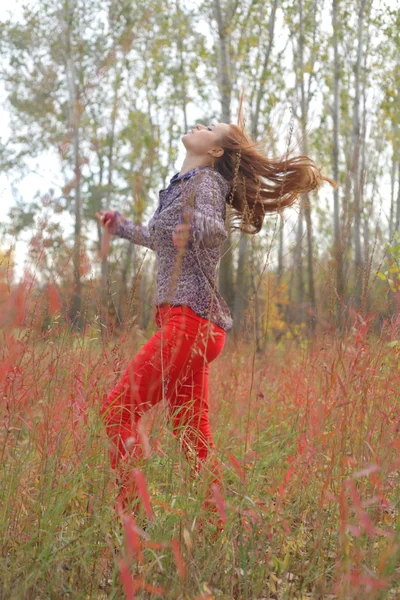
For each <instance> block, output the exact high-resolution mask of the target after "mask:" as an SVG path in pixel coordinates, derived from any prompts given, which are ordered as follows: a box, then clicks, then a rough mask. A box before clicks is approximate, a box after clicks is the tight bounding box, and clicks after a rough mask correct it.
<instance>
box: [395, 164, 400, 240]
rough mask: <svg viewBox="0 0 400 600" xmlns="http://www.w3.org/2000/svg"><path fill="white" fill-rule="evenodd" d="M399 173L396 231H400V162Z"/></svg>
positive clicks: (398, 165) (399, 165)
mask: <svg viewBox="0 0 400 600" xmlns="http://www.w3.org/2000/svg"><path fill="white" fill-rule="evenodd" d="M397 167H398V173H397V185H398V187H397V200H396V222H395V226H394V230H395V231H399V225H400V160H399V162H398V163H397Z"/></svg>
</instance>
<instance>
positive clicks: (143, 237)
mask: <svg viewBox="0 0 400 600" xmlns="http://www.w3.org/2000/svg"><path fill="white" fill-rule="evenodd" d="M115 214H116V222H115V228H114V230H113V231H112V233H113V235H117V236H118V237H121V238H124V239H126V240H129V241H130V242H132V244H138V245H139V246H145V247H146V248H150V250H155V246H154V240H153V238H152V236H151V234H150V231H149V229H148V227H147V225H137V224H136V223H134V222H133V221H131V220H130V219H127V218H126V217H124V216H123V215H121V213H120V212H119V211H115Z"/></svg>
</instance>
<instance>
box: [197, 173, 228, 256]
mask: <svg viewBox="0 0 400 600" xmlns="http://www.w3.org/2000/svg"><path fill="white" fill-rule="evenodd" d="M227 186H228V182H226V184H225V182H224V181H223V180H222V177H220V176H219V175H218V174H216V173H214V172H212V171H211V172H210V171H203V172H201V173H199V175H198V176H197V177H196V181H194V188H193V191H192V193H194V210H193V209H189V210H188V213H189V219H190V225H191V227H190V233H189V247H191V246H192V245H193V243H196V244H197V243H198V242H202V243H203V244H204V246H206V247H207V248H215V247H217V246H220V245H221V244H222V243H223V242H224V241H225V240H226V239H227V237H228V232H227V229H226V227H225V215H226V202H225V198H226V194H227Z"/></svg>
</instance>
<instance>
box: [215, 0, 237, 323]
mask: <svg viewBox="0 0 400 600" xmlns="http://www.w3.org/2000/svg"><path fill="white" fill-rule="evenodd" d="M213 7H214V15H215V19H216V21H217V25H218V59H219V60H218V87H219V91H220V98H221V118H222V122H224V123H230V122H231V88H232V84H231V68H230V51H229V41H230V39H229V33H228V31H227V30H228V25H229V20H228V17H229V14H228V13H227V15H223V13H222V10H221V2H220V0H214V4H213ZM233 8H235V7H233ZM230 12H231V13H232V16H233V12H232V10H231V11H230ZM218 289H219V291H220V293H221V294H222V296H223V297H224V298H225V301H226V303H227V304H228V306H229V308H230V310H231V311H232V313H233V312H234V298H235V290H234V283H233V252H232V234H231V233H230V232H229V235H228V238H227V239H226V241H225V243H224V244H223V245H222V249H221V264H220V269H219V276H218Z"/></svg>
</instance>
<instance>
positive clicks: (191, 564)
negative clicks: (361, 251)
mask: <svg viewBox="0 0 400 600" xmlns="http://www.w3.org/2000/svg"><path fill="white" fill-rule="evenodd" d="M13 294H14V295H13V296H10V298H9V299H8V303H6V305H3V314H2V324H3V329H2V331H1V334H0V335H1V366H0V386H1V387H0V391H1V394H2V405H1V406H2V431H1V441H0V453H1V459H2V460H1V470H2V476H1V491H0V494H1V498H0V501H1V506H2V508H3V509H2V511H1V516H0V532H1V540H2V541H1V546H2V552H1V566H0V570H1V590H0V594H1V598H10V599H11V598H26V599H35V600H36V599H41V598H82V599H84V598H85V599H86V598H96V599H100V598H124V597H126V598H170V599H178V598H182V599H183V598H190V599H195V598H196V599H197V600H200V599H203V600H205V599H210V598H237V599H250V598H252V599H253V598H254V599H255V598H259V599H261V598H275V599H278V598H279V599H289V598H293V599H303V598H321V599H328V598H340V599H345V600H350V599H353V598H354V599H356V598H357V599H358V598H371V599H381V598H399V597H400V582H399V566H398V565H399V558H400V537H399V527H400V522H399V467H400V463H399V450H400V433H397V431H396V426H397V421H398V420H399V419H400V406H399V390H400V387H399V379H400V369H399V367H400V357H399V348H400V342H399V346H398V345H397V342H396V340H397V339H400V332H399V321H398V320H397V321H394V322H392V323H387V324H386V325H385V327H384V328H383V329H382V335H381V336H380V337H379V338H378V337H376V335H374V334H373V332H372V330H371V327H370V323H369V321H368V319H367V320H364V319H362V318H361V317H360V316H359V315H356V314H355V315H353V324H352V327H351V329H350V330H349V331H348V332H347V334H346V335H345V336H344V337H342V339H337V338H336V337H335V336H334V335H333V334H332V333H329V334H327V335H326V336H323V337H321V336H320V337H319V338H317V339H316V340H315V341H314V343H312V344H311V343H307V342H306V341H303V343H302V344H299V343H298V342H292V341H288V340H286V341H285V340H282V341H281V342H280V343H279V344H271V345H270V346H269V347H268V348H267V352H266V354H265V355H263V356H259V355H254V353H253V348H252V347H249V346H245V345H243V344H240V343H239V344H237V345H236V346H235V347H233V345H231V344H229V343H228V345H227V347H226V348H225V350H224V352H223V353H222V355H221V356H220V357H219V358H218V359H217V360H216V361H215V363H212V364H211V374H210V404H211V425H212V430H213V432H214V441H215V445H216V447H217V452H218V456H219V458H220V460H221V461H222V463H223V466H224V493H223V495H221V494H218V491H217V490H215V494H214V500H215V503H216V510H217V511H218V512H219V513H220V516H221V517H223V519H224V520H225V518H226V524H225V529H224V531H223V533H222V534H221V535H219V536H216V535H215V529H214V528H213V520H212V519H210V518H208V517H207V515H205V514H203V509H202V506H203V499H204V497H205V494H206V492H207V481H208V472H207V468H206V467H205V468H204V470H203V472H202V474H201V476H200V477H199V478H198V479H197V480H192V479H191V478H190V477H189V466H188V465H187V464H186V462H185V459H184V457H183V456H182V454H181V453H180V452H179V448H178V442H177V440H176V439H175V437H174V436H173V435H172V430H171V428H170V426H169V424H168V423H166V422H165V416H164V414H165V413H164V410H163V406H162V405H159V406H157V407H155V408H154V409H152V410H151V411H150V412H149V413H148V414H147V415H146V416H145V418H144V420H143V423H144V432H145V436H146V437H147V438H148V443H149V448H148V450H147V453H146V454H147V458H143V459H141V461H139V462H138V463H137V464H135V465H134V469H135V476H136V477H137V478H138V477H139V478H140V481H141V482H142V483H143V484H144V485H145V486H146V489H147V491H148V499H147V500H146V502H142V505H141V508H140V511H139V513H138V514H133V513H132V514H130V513H129V512H128V513H126V514H125V515H121V516H119V515H118V514H117V512H116V510H115V494H116V490H115V484H114V474H113V473H112V472H111V468H110V466H109V455H108V450H109V446H108V439H107V437H106V434H105V430H104V427H103V423H102V421H101V418H100V415H99V406H100V402H101V399H102V397H103V394H104V393H107V392H108V391H109V390H110V389H111V386H112V385H113V384H114V382H115V380H116V379H118V378H119V376H120V370H121V369H122V368H124V366H125V364H126V362H127V361H128V360H129V359H130V358H131V357H132V356H133V354H134V353H135V351H136V350H137V349H139V347H140V345H141V343H142V342H143V340H142V338H140V337H138V336H136V335H135V332H134V331H131V332H130V333H129V334H128V335H124V336H121V337H119V338H116V337H112V336H110V337H108V338H107V339H106V340H105V341H104V339H103V340H102V337H101V335H98V332H97V331H96V328H95V327H94V326H92V327H91V328H90V329H88V330H87V331H86V332H85V334H84V335H83V336H78V335H76V334H75V333H73V331H72V330H71V328H70V326H69V325H68V324H66V323H65V322H63V321H62V319H61V317H57V314H58V313H57V310H58V304H57V302H56V301H55V300H54V290H51V293H50V304H51V306H50V312H53V314H52V315H51V321H50V323H51V324H50V326H49V328H48V329H47V330H46V331H43V330H41V329H40V328H39V327H38V323H41V322H42V320H43V315H42V313H41V307H43V306H47V308H46V310H49V305H48V303H47V296H40V297H36V299H35V301H34V302H33V300H32V299H31V296H30V295H29V293H27V290H26V288H24V287H21V288H19V289H18V290H16V291H15V292H14V293H13ZM16 294H19V296H18V297H17V295H16ZM51 294H52V295H53V296H51ZM32 298H33V295H32ZM51 298H53V300H51ZM96 338H97V339H96ZM143 500H145V498H143ZM203 518H204V523H205V524H204V527H203V529H202V530H201V533H200V532H199V529H198V528H197V527H196V524H197V523H198V522H199V520H202V519H203Z"/></svg>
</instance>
